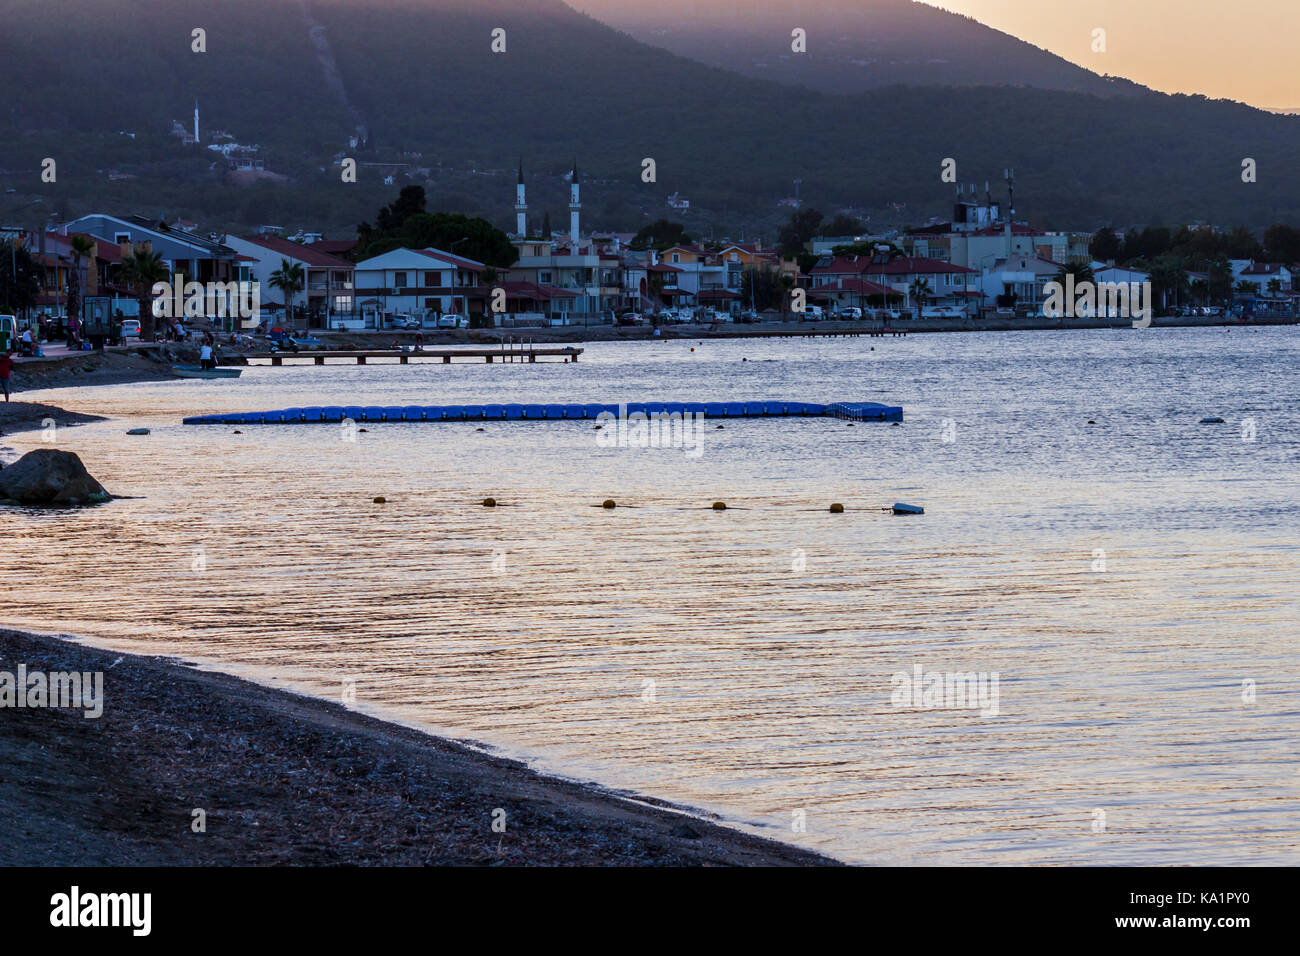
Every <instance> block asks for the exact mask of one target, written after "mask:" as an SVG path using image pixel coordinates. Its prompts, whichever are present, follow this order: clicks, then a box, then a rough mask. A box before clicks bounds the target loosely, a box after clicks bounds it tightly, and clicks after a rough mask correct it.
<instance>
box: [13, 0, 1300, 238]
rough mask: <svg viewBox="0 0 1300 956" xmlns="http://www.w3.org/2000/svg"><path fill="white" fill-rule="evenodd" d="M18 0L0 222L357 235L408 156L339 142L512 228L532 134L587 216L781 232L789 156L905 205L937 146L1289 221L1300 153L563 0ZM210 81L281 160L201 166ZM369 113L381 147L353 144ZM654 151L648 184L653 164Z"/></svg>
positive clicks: (220, 107) (946, 152)
mask: <svg viewBox="0 0 1300 956" xmlns="http://www.w3.org/2000/svg"><path fill="white" fill-rule="evenodd" d="M4 3H5V7H4V9H5V20H6V25H7V26H8V27H12V29H7V30H6V32H5V33H4V34H3V35H2V36H0V58H2V60H3V62H6V63H7V64H9V66H10V67H11V68H12V71H13V74H14V75H19V76H23V77H24V78H25V80H29V81H26V82H24V84H23V86H22V87H21V88H20V89H12V90H11V92H10V94H9V96H8V97H7V98H6V101H5V103H4V106H3V113H0V143H3V144H4V147H3V155H2V156H0V186H3V187H4V188H5V189H12V190H14V192H12V193H8V192H6V193H4V194H3V195H2V196H0V220H8V221H11V222H12V221H23V222H25V223H26V224H29V225H30V224H32V223H31V222H30V221H28V220H31V219H33V218H34V217H36V216H38V215H41V216H43V215H45V213H44V211H45V210H50V209H54V210H57V211H58V212H60V213H61V214H63V215H64V216H68V215H75V214H78V213H79V212H82V211H84V210H85V209H87V208H88V207H91V206H97V207H100V208H105V207H107V208H115V209H123V210H126V209H130V210H134V211H140V212H144V213H148V214H163V213H165V214H167V215H183V216H186V217H187V218H192V219H197V220H200V221H201V222H203V223H204V224H205V225H207V226H214V227H215V226H222V225H227V224H229V225H243V226H247V225H255V224H258V223H263V222H276V223H280V222H283V223H284V224H287V225H289V226H290V227H291V228H292V227H293V226H295V225H312V224H315V225H318V226H321V227H324V228H326V229H328V230H331V231H334V232H339V231H346V230H347V229H348V228H349V227H350V226H352V225H354V224H355V223H356V222H358V221H359V220H361V219H363V218H367V217H369V216H371V215H372V214H373V212H374V210H375V209H376V208H377V207H378V206H379V205H380V204H382V203H383V202H387V201H388V200H389V199H391V198H392V197H393V195H395V193H396V189H397V188H398V187H400V185H401V184H402V182H404V178H403V175H402V171H400V170H399V171H397V174H396V175H397V179H396V181H395V184H394V185H393V186H385V185H384V184H383V183H382V177H383V174H384V170H382V169H378V168H376V167H363V168H362V174H361V177H360V182H359V183H357V184H355V185H353V184H343V183H342V182H341V181H340V178H339V175H338V171H337V168H336V167H333V166H332V162H333V157H334V156H335V155H336V154H339V153H341V152H344V151H346V152H348V153H349V155H353V154H355V155H356V156H357V158H358V159H360V160H362V161H363V162H379V161H384V162H402V163H406V164H408V167H407V168H408V171H410V170H417V169H418V170H420V172H419V173H418V174H417V175H418V177H419V178H420V179H421V180H423V181H424V182H426V183H427V185H426V188H427V189H428V190H429V194H430V197H431V206H432V207H434V208H443V209H455V210H456V211H461V212H466V213H470V214H481V215H485V216H487V217H488V218H491V219H492V220H493V221H494V222H497V223H498V224H500V225H511V224H512V223H513V215H512V210H511V208H510V207H511V205H512V203H513V168H514V166H515V164H516V162H517V161H518V157H519V156H520V155H521V154H522V155H523V157H524V159H525V163H526V165H527V167H528V169H529V170H530V175H531V177H532V178H531V179H530V184H531V185H530V200H531V201H532V202H533V208H534V210H535V212H536V214H537V215H538V216H540V214H541V211H542V210H543V209H549V211H551V212H552V214H553V218H554V221H555V222H556V223H557V224H558V223H560V222H562V221H564V220H565V219H567V216H566V215H565V213H564V210H563V203H564V196H563V188H564V187H563V181H562V180H561V179H560V173H561V172H562V171H563V170H564V169H566V168H567V166H568V165H569V164H570V163H571V162H572V160H573V159H574V158H575V157H577V158H578V160H579V162H580V164H581V166H582V168H583V170H584V178H585V180H586V182H587V185H586V187H585V190H584V202H585V204H586V215H587V221H588V222H589V223H591V224H596V225H600V226H602V227H604V228H613V227H620V228H623V229H627V230H635V229H637V228H639V227H640V225H642V224H643V223H644V222H645V221H646V219H647V218H650V217H652V218H658V217H659V216H661V215H663V214H665V213H666V212H667V209H666V207H665V205H664V200H665V198H666V196H667V195H668V194H669V193H672V192H681V193H682V194H684V195H686V196H688V197H689V198H690V199H691V200H692V201H693V203H694V206H693V209H692V212H691V213H690V214H689V217H688V223H690V224H691V226H692V229H693V230H695V231H697V232H705V233H707V227H708V226H709V225H714V226H717V228H719V229H728V230H733V231H734V230H736V229H738V228H740V227H745V228H747V229H749V230H750V234H751V235H752V234H753V233H754V231H756V230H762V231H765V232H766V234H767V235H769V236H771V235H772V234H773V233H774V228H773V227H774V224H775V223H776V222H778V221H779V220H780V219H781V218H783V217H784V216H785V215H786V214H787V212H788V211H783V210H781V209H779V208H778V207H777V205H776V203H777V200H779V199H780V198H782V197H784V196H787V195H789V194H790V193H791V191H792V189H793V186H792V180H794V179H796V178H800V179H802V181H803V185H802V195H803V196H804V197H805V198H806V199H807V200H808V202H810V203H811V204H813V205H816V206H818V208H821V209H822V210H823V211H826V212H834V211H835V210H836V209H839V208H844V207H852V208H853V209H855V210H858V211H859V212H861V213H863V214H866V215H871V216H872V217H873V218H872V222H873V224H880V223H881V222H882V221H884V220H885V219H886V218H887V217H893V218H895V219H897V220H899V221H903V222H917V221H920V220H922V219H924V218H925V217H926V216H928V215H931V214H942V213H944V212H945V211H946V209H947V207H948V204H949V203H950V201H951V196H952V187H951V186H950V185H945V184H942V183H941V182H940V181H939V168H940V163H941V161H942V160H943V158H945V157H949V156H951V157H954V158H955V159H957V161H958V174H959V177H960V179H961V180H962V181H964V182H973V181H979V182H980V183H983V181H984V180H986V179H992V180H994V181H995V182H996V180H997V179H998V178H999V176H1000V172H1001V170H1002V169H1003V168H1004V167H1006V166H1015V167H1016V168H1017V170H1018V174H1019V182H1018V186H1017V197H1016V198H1017V208H1018V210H1019V212H1020V214H1021V216H1022V217H1026V218H1029V219H1031V220H1032V221H1035V222H1037V223H1039V224H1042V225H1046V226H1049V227H1053V228H1070V227H1078V228H1089V227H1093V226H1096V225H1098V224H1100V223H1102V222H1106V221H1114V222H1117V223H1119V224H1128V223H1148V222H1152V221H1163V222H1166V223H1176V222H1186V221H1193V220H1196V219H1202V218H1203V219H1210V220H1214V221H1218V222H1223V223H1226V224H1236V223H1239V222H1241V223H1246V224H1249V225H1265V224H1267V223H1270V222H1273V221H1275V220H1277V219H1287V218H1290V219H1293V220H1300V183H1297V182H1296V181H1295V180H1294V178H1293V177H1290V176H1289V175H1284V173H1283V171H1284V170H1289V165H1288V164H1289V162H1290V157H1291V156H1293V155H1294V154H1295V153H1296V152H1297V151H1298V150H1300V119H1297V118H1295V117H1286V116H1277V115H1272V114H1268V113H1264V112H1261V111H1258V110H1253V109H1250V108H1247V107H1244V106H1240V105H1237V104H1231V103H1225V102H1212V101H1207V100H1205V99H1203V98H1195V97H1170V96H1164V95H1160V94H1155V93H1144V94H1142V95H1138V96H1130V97H1108V98H1102V97H1098V96H1093V95H1089V94H1084V93H1071V92H1061V91H1054V90H1044V89H1034V88H1028V87H1009V86H1003V87H997V86H976V87H969V88H934V87H924V86H897V87H889V88H886V89H881V90H876V91H872V92H869V93H865V94H857V95H853V96H849V95H834V94H827V93H819V92H811V91H807V90H800V89H795V88H792V87H789V86H782V85H778V84H775V83H770V82H766V81H761V80H754V79H750V78H747V77H743V76H740V75H738V74H736V73H731V72H727V71H723V70H719V69H715V68H712V67H708V66H705V65H702V64H699V63H696V62H693V61H692V60H689V59H684V58H680V57H676V56H674V55H672V54H670V53H667V52H665V51H663V50H661V49H658V48H655V47H652V46H648V45H646V44H643V43H640V42H638V41H636V40H634V39H632V38H630V37H628V36H626V35H624V34H622V33H619V32H617V31H615V30H614V29H612V28H610V27H608V26H606V25H604V24H601V23H599V22H597V21H595V20H593V19H591V18H590V17H588V16H585V15H582V14H579V13H577V12H575V11H573V10H572V9H571V8H569V7H567V6H565V5H564V4H563V3H561V2H560V0H369V2H367V3H364V4H362V3H358V2H355V0H311V2H307V3H300V2H298V0H118V2H116V3H114V4H113V5H112V6H111V7H109V6H107V5H95V6H90V7H87V6H86V5H84V4H83V3H81V2H79V0H4ZM203 24H207V25H208V26H207V27H206V29H207V30H208V35H207V46H208V52H207V53H203V54H196V53H192V52H191V50H190V30H191V29H192V28H193V27H194V26H198V25H203ZM495 27H502V28H504V29H506V31H507V43H508V45H507V52H506V53H505V54H494V53H492V52H491V50H490V48H489V44H490V32H491V30H492V29H493V28H495ZM313 28H314V29H313ZM313 33H314V34H315V36H316V37H317V38H318V39H319V40H321V41H323V43H321V44H317V43H314V42H313V39H312V34H313ZM322 47H323V48H324V50H325V52H322ZM196 97H197V99H198V100H199V103H200V109H201V111H202V116H201V119H202V127H203V130H204V131H210V130H212V129H213V128H224V129H227V130H229V131H230V132H231V133H232V134H233V135H234V136H235V137H236V138H237V139H238V140H239V141H240V142H245V143H251V142H255V143H258V144H260V145H261V146H262V147H263V155H264V156H265V158H266V162H267V165H268V168H271V169H273V170H274V171H276V172H278V173H281V174H283V175H285V176H287V177H288V178H289V182H288V183H287V184H283V185H281V184H275V183H262V184H260V185H258V186H255V187H241V186H237V185H233V184H231V183H230V182H229V181H228V180H227V179H226V178H225V176H224V173H223V170H224V167H222V168H211V167H212V161H213V158H214V157H213V154H211V153H210V152H208V151H206V150H204V149H202V148H195V147H193V146H190V147H183V146H182V145H181V144H180V143H179V141H178V140H176V139H175V138H173V137H170V136H168V135H167V131H168V129H169V128H170V126H171V121H172V120H173V119H179V120H182V121H184V122H186V123H187V124H188V122H189V117H190V113H191V111H192V109H193V103H194V100H195V98H196ZM358 125H361V126H364V127H365V129H366V131H367V132H368V133H369V135H370V138H371V144H372V148H371V149H370V150H358V149H352V148H351V147H349V145H348V141H347V140H348V136H349V135H350V134H352V133H354V132H355V131H356V129H357V127H358ZM119 130H127V131H130V132H135V133H136V136H135V138H129V137H123V136H119V135H118V131H119ZM416 153H418V154H420V155H418V156H415V155H409V154H416ZM401 154H408V155H401ZM46 156H51V157H55V158H57V159H58V161H59V179H58V182H57V183H55V184H43V183H41V182H40V180H39V174H38V173H39V164H40V161H41V159H42V158H43V157H46ZM1246 156H1249V157H1252V158H1254V159H1256V160H1257V161H1258V163H1259V169H1260V174H1259V182H1257V183H1254V184H1243V183H1242V182H1241V178H1240V169H1241V161H1242V158H1243V157H1246ZM646 157H652V158H654V159H655V160H656V162H657V164H658V182H657V183H655V184H648V185H647V184H643V183H642V182H641V181H640V172H641V163H642V160H643V159H644V158H646ZM129 177H135V178H129ZM36 200H40V202H39V203H36V202H35V201H36ZM24 217H26V220H24Z"/></svg>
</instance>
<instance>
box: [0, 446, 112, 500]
mask: <svg viewBox="0 0 1300 956" xmlns="http://www.w3.org/2000/svg"><path fill="white" fill-rule="evenodd" d="M111 497H112V495H110V494H109V493H108V492H107V491H105V490H104V486H103V485H101V484H100V483H99V482H98V481H96V480H95V479H94V478H92V477H90V473H89V472H87V471H86V466H85V465H83V464H82V463H81V459H80V458H78V457H77V456H76V455H74V454H73V453H72V452H70V451H59V450H58V449H57V448H38V449H37V450H36V451H29V452H28V453H27V454H25V455H23V457H21V458H19V459H18V460H17V461H16V462H14V463H13V464H12V465H10V466H9V467H8V468H5V469H4V470H2V471H0V501H11V502H13V501H16V502H17V503H18V504H20V505H37V506H39V507H45V508H73V507H76V506H78V505H93V504H99V503H100V502H102V501H108V500H109V499H110V498H111Z"/></svg>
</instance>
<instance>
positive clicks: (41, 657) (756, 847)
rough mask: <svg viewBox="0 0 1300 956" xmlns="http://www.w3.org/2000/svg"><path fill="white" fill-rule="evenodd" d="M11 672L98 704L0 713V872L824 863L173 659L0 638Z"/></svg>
mask: <svg viewBox="0 0 1300 956" xmlns="http://www.w3.org/2000/svg"><path fill="white" fill-rule="evenodd" d="M19 664H24V665H26V668H27V671H28V672H29V673H31V672H35V671H42V672H45V673H52V672H59V671H80V672H88V671H102V672H103V674H104V678H103V688H104V707H103V715H102V717H99V718H97V719H91V718H87V717H85V716H83V713H82V712H81V711H80V710H71V709H67V710H60V709H48V708H47V709H9V708H6V709H5V711H4V714H3V718H2V719H0V865H5V866H8V865H38V864H39V865H83V866H87V865H89V866H94V865H108V866H129V865H136V866H140V865H144V866H152V865H283V864H311V865H340V864H342V865H386V866H423V865H470V866H497V865H505V866H519V865H619V866H622V865H664V866H737V865H745V866H754V865H759V866H784V865H810V864H812V865H816V864H831V863H832V862H833V861H830V860H827V859H826V858H824V857H821V856H818V855H816V854H814V853H810V852H807V851H804V850H801V849H799V848H797V847H793V846H787V845H784V844H781V843H776V842H771V841H767V840H763V839H760V838H758V837H754V836H750V835H748V834H745V833H742V832H740V831H737V830H733V829H729V828H727V827H722V826H718V825H716V824H714V823H710V822H707V821H705V820H702V819H698V818H696V817H693V816H687V815H684V814H682V813H678V812H675V811H673V810H671V809H669V808H666V807H658V806H651V805H647V804H644V803H641V802H634V801H632V800H629V799H625V798H624V797H622V796H620V795H618V794H614V793H611V792H609V791H606V790H602V789H600V788H598V787H595V786H588V785H584V784H579V783H574V782H569V781H564V780H559V779H555V778H550V777H545V776H542V775H540V774H537V773H535V772H533V771H532V770H530V769H528V768H527V767H525V766H524V765H522V764H520V763H518V762H515V761H511V760H506V759H502V758H499V757H496V756H492V755H488V754H484V753H482V752H480V751H477V750H474V749H470V748H467V747H465V746H462V745H460V744H457V743H455V742H452V741H448V740H444V739H440V738H437V737H433V736H430V735H427V734H423V733H420V732H418V731H415V730H409V729H406V728H403V727H400V726H396V725H393V724H389V723H385V722H383V721H380V720H376V719H373V718H370V717H367V716H364V715H361V714H358V713H355V712H352V711H350V710H348V709H346V708H345V707H344V706H343V705H342V704H336V703H330V702H327V701H324V700H318V699H314V698H308V697H302V696H298V695H295V694H290V693H286V692H283V691H279V690H275V689H270V688H266V687H262V686H260V685H257V684H253V683H250V682H247V681H244V680H241V679H238V678H235V677H231V676H227V675H223V674H217V673H211V672H206V671H199V670H196V669H194V668H193V667H192V666H187V665H186V664H185V663H183V662H179V661H169V660H164V659H155V658H146V657H134V656H129V655H121V654H116V653H112V652H107V651H101V650H97V649H94V648H90V647H86V646H84V645H80V644H75V643H71V642H68V641H64V640H59V639H55V638H50V637H44V636H34V635H29V634H21V633H17V632H13V631H0V672H9V673H16V672H17V667H18V665H19ZM195 810H202V811H204V813H205V815H206V832H203V833H196V832H193V829H192V822H193V820H194V819H195V814H194V811H195ZM498 810H503V811H504V820H505V831H504V832H497V831H494V829H493V820H494V811H498ZM495 816H496V818H498V819H500V818H501V816H502V815H501V814H500V813H499V812H498V813H496V814H495Z"/></svg>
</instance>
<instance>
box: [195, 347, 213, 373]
mask: <svg viewBox="0 0 1300 956" xmlns="http://www.w3.org/2000/svg"><path fill="white" fill-rule="evenodd" d="M215 364H216V363H215V362H213V361H212V346H211V345H209V344H208V343H207V342H206V341H204V343H203V347H202V348H200V349H199V366H200V368H202V369H203V371H205V372H207V371H209V370H211V369H212V368H213V367H214V366H215Z"/></svg>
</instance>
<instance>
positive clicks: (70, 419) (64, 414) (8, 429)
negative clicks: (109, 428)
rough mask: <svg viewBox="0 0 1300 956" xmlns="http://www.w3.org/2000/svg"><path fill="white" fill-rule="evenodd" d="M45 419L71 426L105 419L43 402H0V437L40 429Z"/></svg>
mask: <svg viewBox="0 0 1300 956" xmlns="http://www.w3.org/2000/svg"><path fill="white" fill-rule="evenodd" d="M47 421H53V422H54V424H55V425H59V426H63V427H72V426H74V425H85V424H87V423H89V422H102V421H107V418H106V417H105V416H103V415H87V414H84V413H82V412H70V411H68V410H67V409H64V408H60V407H59V406H57V405H46V404H44V403H43V402H17V401H9V402H0V438H6V437H8V436H10V435H17V434H19V433H20V432H33V431H40V430H41V429H42V428H44V427H45V425H46V422H47Z"/></svg>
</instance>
